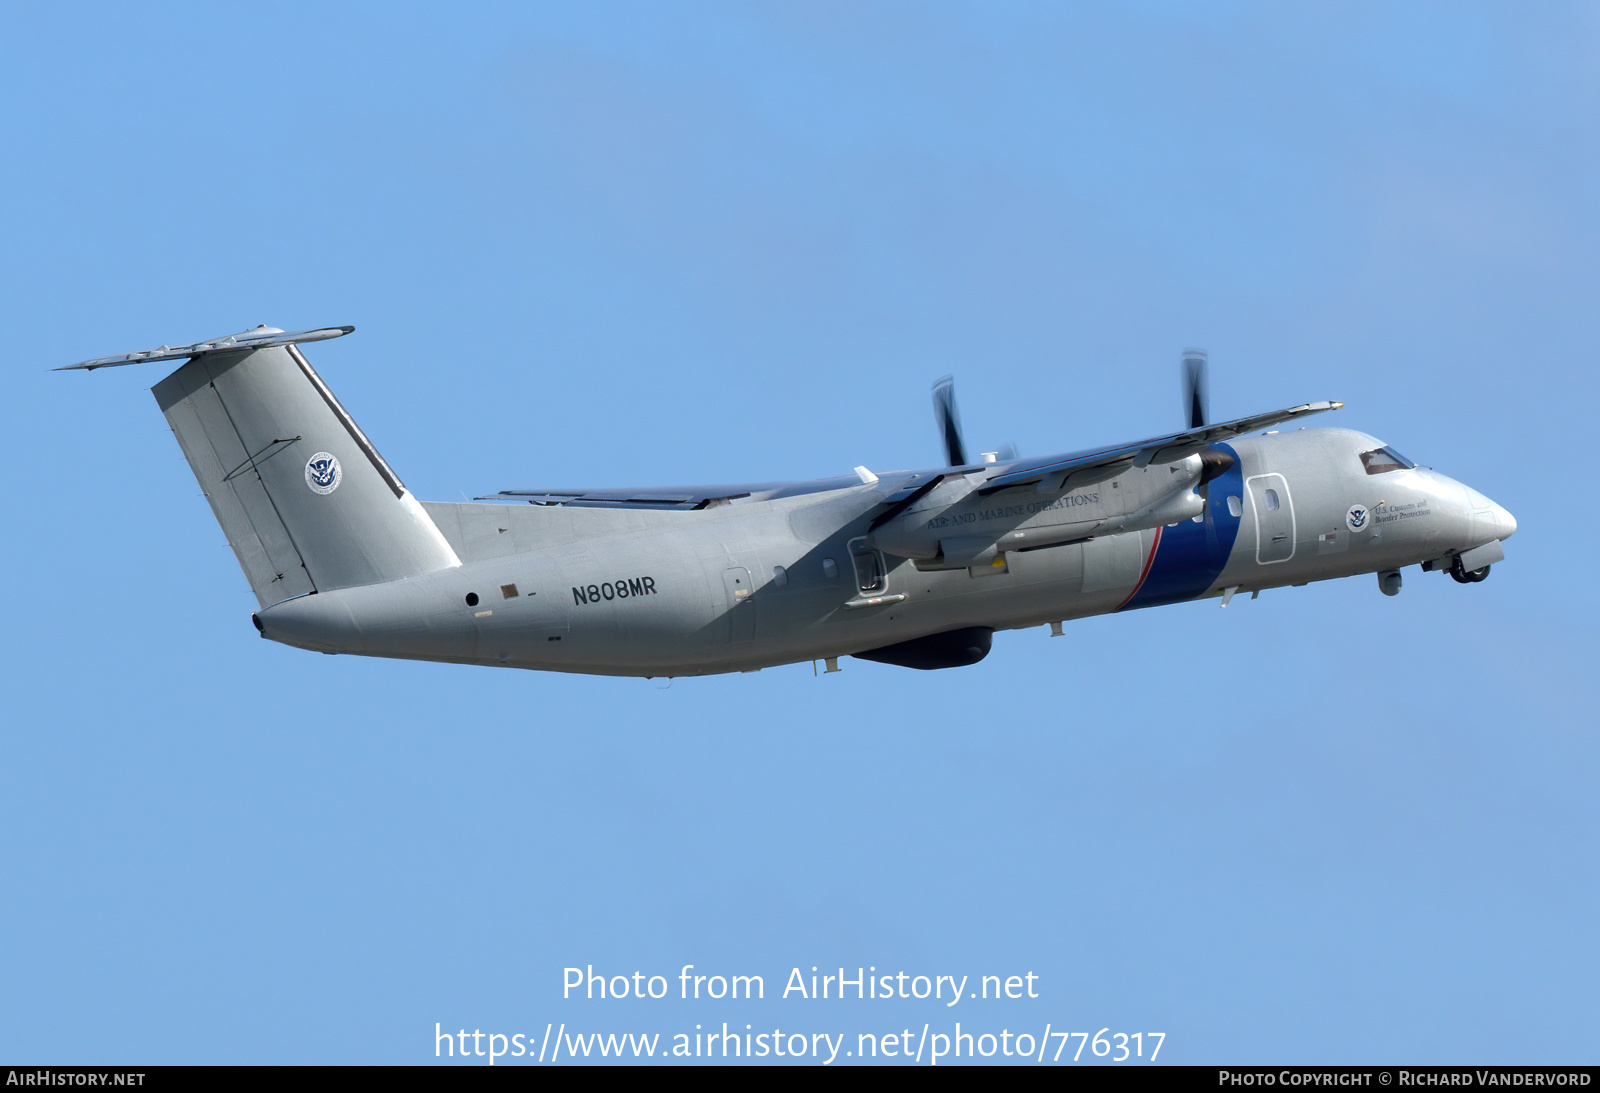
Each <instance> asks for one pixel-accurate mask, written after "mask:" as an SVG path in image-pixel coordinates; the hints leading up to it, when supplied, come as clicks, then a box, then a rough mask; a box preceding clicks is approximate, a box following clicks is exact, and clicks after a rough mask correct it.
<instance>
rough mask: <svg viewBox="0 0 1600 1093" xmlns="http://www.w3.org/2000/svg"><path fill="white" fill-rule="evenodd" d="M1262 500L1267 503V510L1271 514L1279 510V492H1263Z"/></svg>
mask: <svg viewBox="0 0 1600 1093" xmlns="http://www.w3.org/2000/svg"><path fill="white" fill-rule="evenodd" d="M1261 500H1262V501H1263V502H1265V503H1266V506H1267V510H1268V511H1269V512H1270V511H1275V510H1277V509H1278V508H1279V505H1278V491H1277V490H1262V491H1261Z"/></svg>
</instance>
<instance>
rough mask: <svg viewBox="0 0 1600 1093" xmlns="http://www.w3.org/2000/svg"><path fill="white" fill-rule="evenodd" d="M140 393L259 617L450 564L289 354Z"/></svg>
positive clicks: (248, 354)
mask: <svg viewBox="0 0 1600 1093" xmlns="http://www.w3.org/2000/svg"><path fill="white" fill-rule="evenodd" d="M152 393H153V394H154V395H155V397H156V402H157V404H158V405H159V406H160V407H161V412H162V413H163V414H164V415H165V416H166V419H167V422H168V424H169V425H170V426H171V427H172V431H173V434H174V435H175V436H176V437H177V439H178V444H179V446H180V447H182V449H183V454H184V456H185V457H186V458H187V459H188V461H189V466H190V468H191V469H192V470H193V471H194V474H195V477H196V478H197V479H198V480H199V482H200V487H201V489H202V490H203V491H204V492H205V495H206V500H207V501H208V502H209V503H210V504H211V510H212V512H213V513H214V514H215V515H216V518H217V522H218V523H220V524H221V525H222V530H223V532H224V533H225V534H226V535H227V538H228V543H229V545H230V546H232V547H233V551H234V554H235V556H236V557H237V558H238V560H239V565H240V568H242V569H243V570H244V572H245V576H246V577H247V578H248V579H249V581H250V587H251V589H252V590H253V591H254V592H255V594H256V598H257V599H258V600H259V601H260V604H261V606H263V607H266V606H270V605H271V604H274V603H277V602H279V601H281V600H286V599H290V598H293V597H295V596H300V595H304V594H306V593H309V592H316V591H319V590H321V591H332V590H334V589H337V588H349V587H353V586H356V585H367V584H380V583H383V582H387V581H393V580H399V579H402V578H405V577H414V576H418V575H420V574H423V573H431V572H433V571H435V570H439V569H445V568H449V567H451V566H457V565H460V564H461V563H460V561H459V559H458V558H457V557H456V554H455V551H454V550H452V549H451V547H450V545H449V543H447V542H446V541H445V539H444V536H443V535H441V534H440V533H439V529H438V528H437V527H435V526H434V523H433V521H432V520H431V519H430V518H429V517H428V515H427V513H426V512H425V511H424V510H423V508H422V506H421V505H420V504H418V503H417V501H416V499H415V498H413V497H412V496H411V494H410V492H409V491H407V490H406V488H405V486H404V485H403V484H402V483H401V482H400V479H399V478H398V477H397V476H396V475H395V473H394V471H393V470H391V469H390V468H389V465H388V464H387V463H385V462H384V460H383V457H382V456H380V455H379V454H378V452H377V449H376V448H374V447H373V446H372V443H371V442H370V441H369V440H368V439H367V438H366V435H365V434H363V433H362V432H361V430H360V428H359V427H358V426H357V425H356V423H355V421H354V420H353V419H352V418H351V417H350V415H349V413H348V412H347V411H346V410H345V409H344V407H343V406H342V405H340V403H339V401H338V399H336V398H335V397H334V396H333V393H332V392H331V391H329V390H328V387H327V385H326V384H325V383H323V381H322V378H321V377H320V376H318V375H317V373H316V370H315V369H313V368H312V367H311V363H310V362H309V361H307V360H306V358H305V355H304V354H302V353H301V352H300V350H299V348H298V347H297V346H295V345H293V344H286V345H274V346H270V347H267V348H260V349H244V350H236V351H222V352H207V353H204V354H203V355H200V356H196V357H194V358H193V359H191V360H189V361H188V363H186V364H184V365H183V367H181V368H179V369H178V370H177V371H176V372H174V373H172V374H171V375H170V376H168V377H167V378H166V379H164V380H162V381H161V382H160V383H158V384H156V386H155V387H154V388H153V389H152Z"/></svg>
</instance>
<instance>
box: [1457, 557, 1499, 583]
mask: <svg viewBox="0 0 1600 1093" xmlns="http://www.w3.org/2000/svg"><path fill="white" fill-rule="evenodd" d="M1488 575H1489V567H1488V566H1484V567H1483V568H1482V569H1470V570H1469V569H1466V568H1464V567H1463V566H1462V565H1461V556H1460V555H1457V556H1456V558H1455V560H1454V561H1453V562H1451V563H1450V576H1451V578H1452V579H1454V580H1455V582H1456V583H1457V584H1477V583H1478V582H1479V581H1481V580H1483V579H1484V578H1485V577H1487V576H1488Z"/></svg>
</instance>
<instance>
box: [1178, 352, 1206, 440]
mask: <svg viewBox="0 0 1600 1093" xmlns="http://www.w3.org/2000/svg"><path fill="white" fill-rule="evenodd" d="M1210 410H1211V393H1210V391H1209V390H1208V385H1207V383H1206V351H1205V350H1204V349H1185V350H1184V351H1183V415H1184V419H1185V420H1184V427H1185V428H1187V429H1198V428H1200V427H1202V426H1203V425H1205V424H1206V418H1207V417H1208V416H1209V415H1210Z"/></svg>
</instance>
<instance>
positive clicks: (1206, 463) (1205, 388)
mask: <svg viewBox="0 0 1600 1093" xmlns="http://www.w3.org/2000/svg"><path fill="white" fill-rule="evenodd" d="M1182 369H1183V414H1184V417H1185V419H1186V420H1185V422H1184V425H1185V427H1186V428H1189V429H1199V428H1203V427H1204V426H1205V425H1206V424H1207V422H1206V419H1207V418H1208V417H1210V416H1211V392H1210V389H1209V384H1208V383H1207V380H1206V372H1207V371H1208V366H1207V358H1206V351H1205V350H1204V349H1185V350H1184V351H1183V365H1182ZM1233 463H1234V460H1233V457H1232V456H1231V455H1229V454H1228V453H1227V452H1219V451H1217V450H1216V449H1215V448H1207V449H1206V450H1205V451H1203V452H1201V453H1200V485H1199V490H1200V496H1201V497H1203V498H1205V499H1206V500H1207V502H1209V501H1210V499H1211V491H1210V486H1211V481H1212V479H1214V478H1217V477H1219V476H1221V475H1223V474H1225V473H1227V471H1228V470H1229V469H1230V468H1231V467H1232V466H1233Z"/></svg>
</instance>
